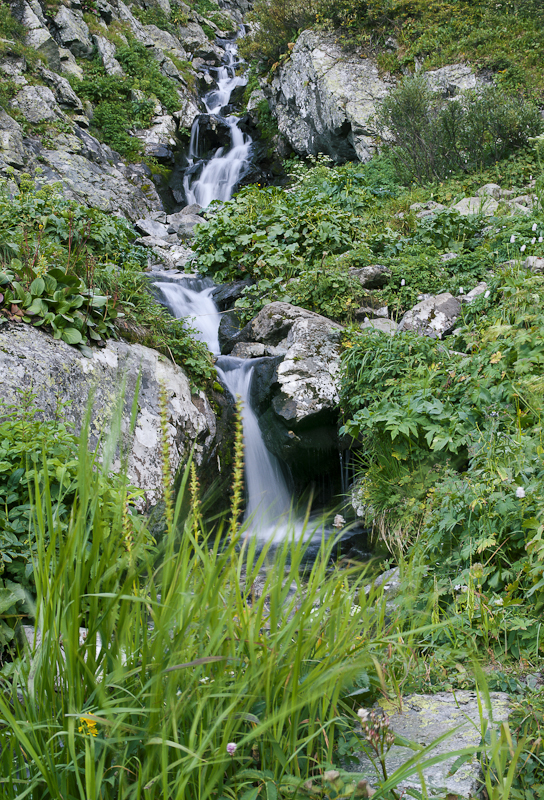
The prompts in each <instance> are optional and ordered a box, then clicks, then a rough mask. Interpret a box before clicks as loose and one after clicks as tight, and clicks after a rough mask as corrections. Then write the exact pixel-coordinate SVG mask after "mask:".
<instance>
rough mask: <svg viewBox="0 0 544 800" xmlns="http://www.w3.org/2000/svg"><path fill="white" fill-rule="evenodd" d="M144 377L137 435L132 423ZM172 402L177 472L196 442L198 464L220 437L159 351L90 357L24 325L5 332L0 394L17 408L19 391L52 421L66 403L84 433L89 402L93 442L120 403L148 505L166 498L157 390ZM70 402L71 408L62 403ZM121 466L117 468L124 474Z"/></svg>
mask: <svg viewBox="0 0 544 800" xmlns="http://www.w3.org/2000/svg"><path fill="white" fill-rule="evenodd" d="M140 374H141V385H140V392H139V395H138V414H137V417H136V426H135V429H134V432H133V433H132V434H130V431H129V420H130V414H131V407H132V403H133V400H134V396H135V392H136V385H137V382H138V379H139V376H140ZM161 385H162V386H164V389H165V392H166V396H167V413H166V431H167V437H168V444H169V447H170V467H171V470H172V472H175V471H176V470H177V469H178V467H179V466H180V465H181V464H182V463H183V461H184V460H185V459H186V458H187V456H188V454H189V452H190V450H191V448H192V446H193V444H194V445H195V458H196V462H197V464H199V463H201V462H202V460H203V459H204V457H205V456H206V454H207V453H208V451H209V449H210V447H211V445H212V442H213V440H214V437H215V417H214V414H213V412H212V410H211V408H210V405H209V403H208V401H207V399H206V397H205V395H204V394H202V393H199V394H198V395H193V394H192V392H191V386H190V382H189V379H188V377H187V375H186V374H185V372H184V371H183V370H182V369H181V367H179V366H177V365H176V364H173V363H172V362H170V361H168V360H167V359H166V358H165V357H164V356H161V355H160V354H159V353H157V352H156V351H155V350H151V349H150V348H148V347H142V346H141V345H137V344H133V345H130V344H127V343H125V342H115V341H108V342H107V345H106V347H104V348H102V349H100V350H97V349H94V350H93V355H92V358H86V357H85V356H83V355H82V354H81V353H80V351H79V350H77V349H76V348H75V347H71V346H70V345H67V344H65V343H64V342H62V341H59V340H56V339H53V337H52V336H50V335H49V334H47V333H44V332H43V331H42V330H39V329H37V328H34V327H32V326H31V325H25V324H19V325H17V324H14V323H10V324H6V325H4V326H2V327H1V328H0V396H1V397H2V399H4V400H5V401H6V402H8V403H14V404H18V403H19V395H18V393H17V392H18V390H19V389H30V390H32V392H33V393H34V394H35V395H36V399H35V403H36V408H39V409H41V410H43V413H44V415H45V417H46V418H50V419H53V418H55V416H56V415H57V413H58V408H59V404H63V417H64V418H65V419H66V420H67V421H68V422H71V423H73V424H74V426H75V428H76V430H79V428H80V426H81V423H82V420H83V419H84V417H85V414H86V411H87V407H88V405H89V403H91V407H92V413H91V425H90V431H89V434H90V444H91V446H92V447H94V446H96V444H97V443H98V441H99V439H100V438H101V437H102V438H103V437H104V436H105V435H106V436H107V433H108V429H109V426H110V422H111V419H112V415H113V414H114V411H115V408H116V404H117V402H118V400H119V399H120V397H121V393H122V392H123V389H124V397H123V408H124V412H123V422H122V438H123V441H124V444H125V446H126V447H127V448H128V478H129V481H130V482H131V483H132V484H134V485H135V486H138V487H139V488H140V489H143V490H144V492H145V504H147V505H154V504H155V503H156V502H157V501H158V500H159V499H160V497H161V494H162V462H161V448H160V442H161V412H160V397H159V395H160V387H161ZM64 404H66V405H64ZM119 467H120V464H119V462H118V461H117V462H115V463H114V469H119Z"/></svg>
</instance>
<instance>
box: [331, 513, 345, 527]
mask: <svg viewBox="0 0 544 800" xmlns="http://www.w3.org/2000/svg"><path fill="white" fill-rule="evenodd" d="M345 524H346V520H345V519H344V517H343V516H342V514H337V515H336V516H335V518H334V522H333V523H332V527H333V528H341V527H342V526H343V525H345Z"/></svg>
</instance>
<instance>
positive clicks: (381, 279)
mask: <svg viewBox="0 0 544 800" xmlns="http://www.w3.org/2000/svg"><path fill="white" fill-rule="evenodd" d="M349 274H350V275H351V276H352V278H355V279H356V280H358V281H359V283H360V284H361V286H362V287H363V288H365V289H381V288H382V286H385V285H386V284H387V283H389V280H390V278H391V270H390V269H389V267H384V266H382V265H381V264H369V266H368V267H351V269H350V270H349Z"/></svg>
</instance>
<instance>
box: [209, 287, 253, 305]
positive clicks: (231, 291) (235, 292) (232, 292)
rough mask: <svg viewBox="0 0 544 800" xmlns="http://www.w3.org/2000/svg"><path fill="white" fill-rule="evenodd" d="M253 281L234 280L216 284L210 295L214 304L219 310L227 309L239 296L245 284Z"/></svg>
mask: <svg viewBox="0 0 544 800" xmlns="http://www.w3.org/2000/svg"><path fill="white" fill-rule="evenodd" d="M252 283H253V281H251V280H246V281H235V282H234V283H227V284H225V285H223V286H216V287H215V289H214V290H213V292H212V297H213V301H214V303H215V305H216V306H217V308H218V309H219V310H220V311H228V310H229V309H230V308H232V307H233V305H234V303H235V302H236V301H237V300H238V298H240V297H241V296H242V294H243V292H244V289H245V288H246V287H247V286H251V284H252Z"/></svg>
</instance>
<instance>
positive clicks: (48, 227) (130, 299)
mask: <svg viewBox="0 0 544 800" xmlns="http://www.w3.org/2000/svg"><path fill="white" fill-rule="evenodd" d="M0 188H1V193H0V223H1V234H0V324H1V323H2V322H6V321H7V320H12V321H22V322H26V323H28V324H33V325H34V326H44V327H45V328H47V329H49V330H51V331H52V332H53V335H54V336H55V338H61V339H63V340H64V341H65V342H67V343H68V344H73V345H77V346H78V347H79V348H80V349H82V350H83V352H88V351H87V347H88V345H89V344H93V343H98V344H100V343H101V342H103V340H104V339H105V338H108V337H111V336H114V335H116V333H119V332H120V333H121V334H123V335H125V336H127V338H130V339H131V340H132V341H138V342H140V343H142V344H145V345H147V346H149V347H155V348H157V349H159V350H160V351H161V352H163V353H164V354H165V355H167V356H169V357H170V358H172V359H174V360H175V361H176V363H178V364H180V365H182V366H184V367H185V368H186V369H187V371H188V373H189V375H190V376H191V378H192V379H193V380H194V381H195V382H196V383H198V384H202V383H203V382H206V381H208V380H210V379H211V378H212V377H213V376H214V374H215V373H214V370H213V365H212V361H211V356H210V354H209V352H208V350H207V348H206V347H205V345H203V344H202V343H200V342H197V341H195V340H193V338H192V337H191V331H190V329H188V328H187V327H186V326H185V325H184V323H183V321H181V320H175V319H173V318H172V317H171V316H170V314H168V312H167V311H166V310H165V309H164V308H163V307H162V306H160V305H159V304H158V303H156V302H155V301H154V300H153V298H152V297H151V295H150V294H149V291H148V288H147V277H146V274H145V272H144V271H143V270H144V266H145V265H146V264H147V253H146V251H145V250H144V249H143V248H141V247H137V246H135V245H133V244H132V242H133V240H134V239H135V238H136V234H135V233H134V230H133V229H132V226H131V225H130V224H129V223H128V222H127V221H126V220H125V219H123V218H122V217H116V216H112V215H111V214H108V213H105V212H103V211H98V210H97V209H90V208H87V207H85V206H82V205H79V204H77V203H75V202H73V201H71V200H67V199H66V198H64V197H63V196H62V195H61V194H60V193H59V190H58V187H54V186H45V187H44V188H42V189H39V190H38V189H36V188H35V186H34V183H33V181H32V180H31V179H30V177H29V176H28V175H27V176H24V175H23V176H22V177H21V179H20V185H19V190H20V191H19V194H18V195H16V197H15V198H13V197H10V193H9V188H8V186H7V184H6V183H4V184H3V185H2V186H1V187H0Z"/></svg>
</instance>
